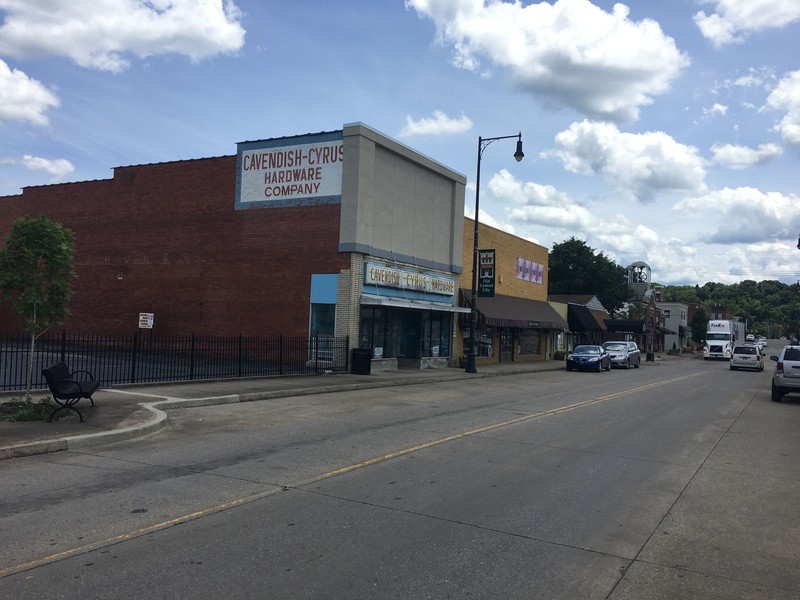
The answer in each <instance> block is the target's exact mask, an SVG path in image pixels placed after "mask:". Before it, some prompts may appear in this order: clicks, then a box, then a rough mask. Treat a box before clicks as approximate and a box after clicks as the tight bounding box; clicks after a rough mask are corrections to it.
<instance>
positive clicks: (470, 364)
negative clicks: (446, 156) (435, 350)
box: [466, 132, 525, 373]
mask: <svg viewBox="0 0 800 600" xmlns="http://www.w3.org/2000/svg"><path fill="white" fill-rule="evenodd" d="M510 138H517V150H516V152H514V160H516V161H517V162H519V161H521V160H522V159H523V158H524V157H525V155H524V154H523V153H522V132H520V133H518V134H517V135H502V136H500V137H491V138H483V137H479V138H478V174H477V176H476V177H475V233H474V235H473V240H472V299H471V301H472V302H471V306H472V310H471V312H470V319H469V352H468V353H467V368H466V372H467V373H477V372H478V370H477V369H476V368H475V356H476V355H477V352H478V351H477V348H478V346H477V340H476V330H477V329H478V209H479V207H480V195H481V157H482V156H483V151H484V150H485V149H486V146H488V145H489V144H491V143H492V142H494V141H497V140H507V139H510Z"/></svg>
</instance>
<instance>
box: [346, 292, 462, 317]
mask: <svg viewBox="0 0 800 600" xmlns="http://www.w3.org/2000/svg"><path fill="white" fill-rule="evenodd" d="M361 304H362V305H368V306H388V307H391V308H413V309H416V310H438V311H444V312H453V313H469V312H472V311H471V310H470V309H469V308H464V307H461V306H453V305H452V304H445V303H444V302H427V301H425V300H408V299H406V298H395V297H390V296H374V295H372V294H361Z"/></svg>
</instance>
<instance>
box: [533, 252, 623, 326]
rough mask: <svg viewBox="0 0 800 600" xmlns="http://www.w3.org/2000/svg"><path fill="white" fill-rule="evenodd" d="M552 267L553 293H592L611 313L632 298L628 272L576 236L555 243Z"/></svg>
mask: <svg viewBox="0 0 800 600" xmlns="http://www.w3.org/2000/svg"><path fill="white" fill-rule="evenodd" d="M549 267H550V273H549V278H548V281H549V289H548V292H549V293H550V294H591V295H593V296H597V298H598V300H600V302H602V303H603V306H605V307H606V309H607V310H608V312H609V313H612V314H613V313H614V311H616V310H617V309H619V308H620V307H621V306H622V305H623V304H624V303H625V301H626V300H627V299H628V298H629V296H630V292H629V290H628V285H627V283H625V269H624V268H623V267H620V266H619V265H617V264H616V263H615V262H614V261H612V260H611V259H609V258H608V257H606V256H605V255H604V254H603V253H602V252H600V253H595V251H594V250H593V249H592V248H590V247H589V246H588V245H586V242H584V241H582V240H579V239H576V238H574V237H572V238H570V239H569V240H567V241H565V242H562V243H561V244H553V249H552V250H551V251H550V259H549Z"/></svg>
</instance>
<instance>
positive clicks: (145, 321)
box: [139, 313, 154, 329]
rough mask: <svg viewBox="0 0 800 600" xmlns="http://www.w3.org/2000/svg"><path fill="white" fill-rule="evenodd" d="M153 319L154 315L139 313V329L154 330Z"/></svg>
mask: <svg viewBox="0 0 800 600" xmlns="http://www.w3.org/2000/svg"><path fill="white" fill-rule="evenodd" d="M153 317H154V314H153V313H139V329H152V328H153Z"/></svg>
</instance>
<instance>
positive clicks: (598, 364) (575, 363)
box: [567, 345, 611, 373]
mask: <svg viewBox="0 0 800 600" xmlns="http://www.w3.org/2000/svg"><path fill="white" fill-rule="evenodd" d="M573 369H576V370H582V371H597V372H598V373H599V372H600V371H602V370H603V369H605V370H606V371H610V370H611V356H609V354H608V352H606V351H605V349H604V348H603V347H602V346H591V345H583V346H576V347H575V349H574V350H573V351H572V352H570V353H569V354H567V371H572V370H573Z"/></svg>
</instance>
